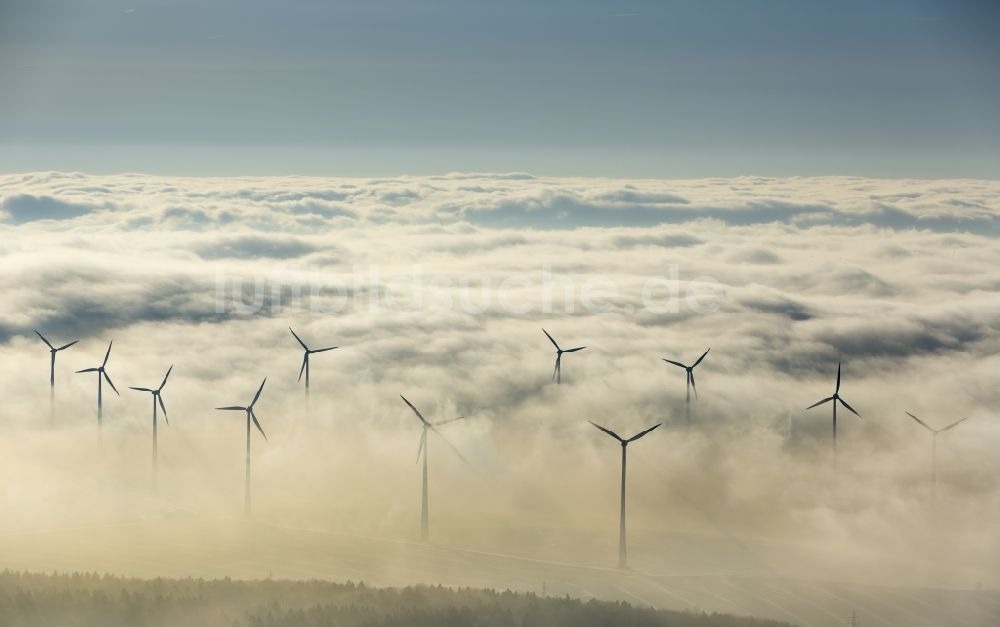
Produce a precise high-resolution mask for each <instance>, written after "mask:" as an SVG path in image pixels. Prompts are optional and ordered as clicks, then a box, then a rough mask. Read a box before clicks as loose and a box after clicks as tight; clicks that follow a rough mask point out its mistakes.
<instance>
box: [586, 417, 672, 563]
mask: <svg viewBox="0 0 1000 627" xmlns="http://www.w3.org/2000/svg"><path fill="white" fill-rule="evenodd" d="M587 422H589V423H590V424H592V425H594V426H595V427H597V428H598V429H600V430H601V431H603V432H604V433H607V434H608V435H610V436H611V437H613V438H614V439H616V440H618V441H619V442H621V445H622V496H621V514H620V517H619V519H618V568H628V551H627V549H626V548H625V464H626V461H627V451H628V445H629V443H630V442H635V441H636V440H638V439H639V438H641V437H642V436H644V435H646V434H647V433H649V432H650V431H652V430H653V429H656V428H657V427H659V426H660V425H662V424H663V423H662V422H661V423H658V424H656V425H654V426H652V427H650V428H648V429H646V430H645V431H640V432H639V433H637V434H635V435H633V436H632V437H630V438H629V439H627V440H626V439H623V438H622V437H621V436H620V435H618V434H617V433H615V432H614V431H612V430H611V429H605V428H604V427H602V426H601V425H599V424H597V423H596V422H594V421H592V420H588V421H587Z"/></svg>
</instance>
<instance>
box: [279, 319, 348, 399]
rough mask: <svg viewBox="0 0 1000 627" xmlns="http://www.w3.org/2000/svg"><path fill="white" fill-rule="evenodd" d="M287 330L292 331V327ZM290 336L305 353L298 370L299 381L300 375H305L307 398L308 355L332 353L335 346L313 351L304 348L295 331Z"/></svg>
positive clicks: (303, 343)
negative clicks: (292, 336)
mask: <svg viewBox="0 0 1000 627" xmlns="http://www.w3.org/2000/svg"><path fill="white" fill-rule="evenodd" d="M288 330H289V331H292V327H288ZM292 335H294V336H295V339H296V340H298V342H299V344H301V345H302V350H303V351H305V353H304V354H303V355H302V368H300V369H299V381H301V380H302V373H303V372H304V373H305V375H306V396H308V395H309V355H312V354H313V353H325V352H326V351H332V350H333V349H335V348H337V347H336V346H331V347H330V348H317V349H315V350H313V349H310V348H309V347H308V346H306V343H305V342H303V341H302V338H300V337H299V336H298V335H296V334H295V331H292Z"/></svg>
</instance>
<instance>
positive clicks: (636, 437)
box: [625, 422, 663, 442]
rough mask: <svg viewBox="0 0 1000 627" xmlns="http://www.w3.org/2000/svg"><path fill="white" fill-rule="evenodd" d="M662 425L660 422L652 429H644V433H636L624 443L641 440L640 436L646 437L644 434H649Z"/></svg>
mask: <svg viewBox="0 0 1000 627" xmlns="http://www.w3.org/2000/svg"><path fill="white" fill-rule="evenodd" d="M662 424H663V423H662V422H661V423H658V424H655V425H653V426H652V427H650V428H648V429H646V430H645V431H640V432H639V433H637V434H635V435H633V436H632V437H630V438H629V439H627V440H625V441H626V442H635V441H636V440H638V439H639V438H641V437H642V436H644V435H646V434H647V433H649V432H650V431H653V430H654V429H656V428H658V427H659V426H660V425H662Z"/></svg>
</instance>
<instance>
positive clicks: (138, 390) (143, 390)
mask: <svg viewBox="0 0 1000 627" xmlns="http://www.w3.org/2000/svg"><path fill="white" fill-rule="evenodd" d="M128 389H130V390H135V391H136V392H155V391H156V390H151V389H149V388H134V387H132V386H131V385H130V386H128Z"/></svg>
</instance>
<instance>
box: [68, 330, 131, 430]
mask: <svg viewBox="0 0 1000 627" xmlns="http://www.w3.org/2000/svg"><path fill="white" fill-rule="evenodd" d="M114 343H115V341H114V340H111V341H110V342H108V352H106V353H104V361H102V362H101V365H100V366H98V367H96V368H84V369H83V370H77V371H76V372H77V374H79V373H81V372H96V373H97V428H98V429H101V428H103V425H104V421H103V418H104V380H105V379H107V381H108V385H110V386H111V389H112V390H114V391H115V394H118V388H116V387H115V384H114V383H112V382H111V377H109V376H108V371H107V370H106V367H107V365H108V358H109V357H111V345H112V344H114ZM118 396H121V394H118Z"/></svg>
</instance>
